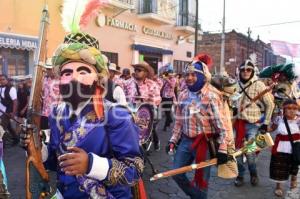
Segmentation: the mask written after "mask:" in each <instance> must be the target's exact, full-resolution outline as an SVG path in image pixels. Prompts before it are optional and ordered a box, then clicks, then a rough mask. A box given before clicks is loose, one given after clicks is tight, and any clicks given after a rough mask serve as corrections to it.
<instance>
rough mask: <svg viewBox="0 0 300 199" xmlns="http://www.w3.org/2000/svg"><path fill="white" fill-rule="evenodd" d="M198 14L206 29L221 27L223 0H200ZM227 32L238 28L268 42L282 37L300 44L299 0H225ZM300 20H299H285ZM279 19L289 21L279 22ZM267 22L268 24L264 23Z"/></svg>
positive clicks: (254, 37)
mask: <svg viewBox="0 0 300 199" xmlns="http://www.w3.org/2000/svg"><path fill="white" fill-rule="evenodd" d="M198 1H199V18H200V22H201V27H202V30H203V31H213V32H215V31H219V32H220V31H221V30H222V24H221V21H222V17H223V0H198ZM225 2H226V7H225V8H226V11H225V13H226V17H225V19H226V21H225V30H226V32H229V31H231V30H232V29H235V30H236V31H237V32H240V33H244V34H247V30H248V27H250V30H251V32H252V33H251V38H252V39H257V36H258V35H259V37H260V39H261V40H262V41H264V42H266V43H269V41H270V40H282V41H286V42H290V43H298V44H300V14H299V9H300V0H225ZM293 21H297V23H286V22H293ZM277 23H286V24H280V25H273V26H271V25H270V24H277ZM262 25H266V26H262Z"/></svg>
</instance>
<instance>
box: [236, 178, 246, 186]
mask: <svg viewBox="0 0 300 199" xmlns="http://www.w3.org/2000/svg"><path fill="white" fill-rule="evenodd" d="M234 185H235V186H236V187H241V186H243V185H244V177H242V176H238V177H237V178H236V179H235V181H234Z"/></svg>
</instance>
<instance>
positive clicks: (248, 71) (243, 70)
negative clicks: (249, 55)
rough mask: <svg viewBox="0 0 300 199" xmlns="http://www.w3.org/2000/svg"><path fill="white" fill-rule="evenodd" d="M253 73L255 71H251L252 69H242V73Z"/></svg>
mask: <svg viewBox="0 0 300 199" xmlns="http://www.w3.org/2000/svg"><path fill="white" fill-rule="evenodd" d="M252 71H253V69H251V68H243V69H241V72H247V73H250V72H252Z"/></svg>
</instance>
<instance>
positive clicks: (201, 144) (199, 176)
mask: <svg viewBox="0 0 300 199" xmlns="http://www.w3.org/2000/svg"><path fill="white" fill-rule="evenodd" d="M206 135H207V137H208V138H210V137H211V136H212V134H206ZM191 149H192V150H196V159H195V162H196V164H198V163H200V162H203V161H205V160H206V154H207V149H208V145H207V141H206V138H205V136H204V134H203V133H201V134H199V135H198V136H197V137H196V139H195V140H194V142H193V144H192V146H191ZM203 175H204V171H203V169H197V170H196V172H195V177H194V180H193V181H192V185H194V184H195V183H196V185H197V186H198V187H199V188H200V189H201V188H202V189H203V188H205V189H206V188H207V187H208V182H207V181H206V180H204V179H203Z"/></svg>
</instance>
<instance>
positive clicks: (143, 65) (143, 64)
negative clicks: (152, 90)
mask: <svg viewBox="0 0 300 199" xmlns="http://www.w3.org/2000/svg"><path fill="white" fill-rule="evenodd" d="M131 66H133V67H134V68H143V69H145V70H146V71H147V72H148V78H150V79H151V78H152V77H153V76H154V75H155V72H154V70H153V68H152V67H151V66H150V65H149V64H148V63H147V62H145V61H143V62H141V63H138V64H133V65H131Z"/></svg>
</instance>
